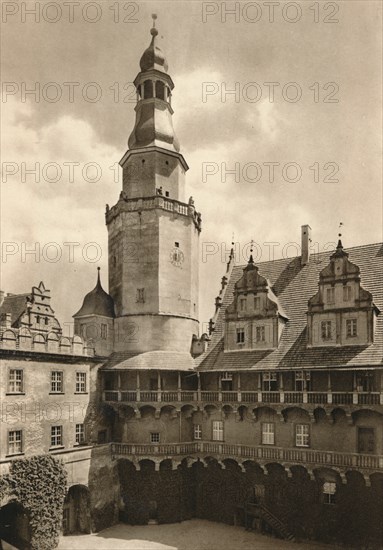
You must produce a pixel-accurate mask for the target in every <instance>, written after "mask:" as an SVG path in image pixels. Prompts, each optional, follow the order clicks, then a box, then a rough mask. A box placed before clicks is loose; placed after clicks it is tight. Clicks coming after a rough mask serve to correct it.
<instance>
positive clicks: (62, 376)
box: [49, 370, 64, 394]
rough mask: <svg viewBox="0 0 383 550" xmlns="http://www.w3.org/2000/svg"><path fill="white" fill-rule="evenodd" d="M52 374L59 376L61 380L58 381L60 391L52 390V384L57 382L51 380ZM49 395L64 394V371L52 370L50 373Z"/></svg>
mask: <svg viewBox="0 0 383 550" xmlns="http://www.w3.org/2000/svg"><path fill="white" fill-rule="evenodd" d="M54 374H61V380H60V383H61V389H60V390H57V389H56V390H54V389H53V384H57V382H58V381H57V380H53V375H54ZM49 393H51V394H62V393H64V371H62V370H52V371H51V391H50V392H49Z"/></svg>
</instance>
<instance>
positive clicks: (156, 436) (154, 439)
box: [150, 432, 160, 443]
mask: <svg viewBox="0 0 383 550" xmlns="http://www.w3.org/2000/svg"><path fill="white" fill-rule="evenodd" d="M159 442H160V433H159V432H151V434H150V443H159Z"/></svg>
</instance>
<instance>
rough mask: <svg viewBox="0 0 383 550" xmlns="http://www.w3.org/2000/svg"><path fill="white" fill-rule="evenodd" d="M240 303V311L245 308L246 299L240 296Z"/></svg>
mask: <svg viewBox="0 0 383 550" xmlns="http://www.w3.org/2000/svg"><path fill="white" fill-rule="evenodd" d="M240 304H241V311H245V310H246V299H245V298H242V299H241V300H240Z"/></svg>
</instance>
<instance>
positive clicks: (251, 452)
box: [111, 441, 383, 471]
mask: <svg viewBox="0 0 383 550" xmlns="http://www.w3.org/2000/svg"><path fill="white" fill-rule="evenodd" d="M111 452H112V454H113V456H116V457H132V458H133V459H135V460H137V458H138V459H139V458H140V457H145V458H150V457H153V458H158V457H161V456H166V457H167V458H172V457H180V456H184V457H185V456H193V455H194V456H197V457H200V458H205V457H206V456H212V457H214V458H218V459H219V460H222V459H225V458H236V459H242V460H254V461H262V462H265V461H273V462H283V464H292V465H293V464H299V463H301V464H304V465H306V466H311V467H318V466H326V467H331V466H333V467H337V468H339V467H341V468H347V469H360V470H369V471H377V470H383V456H382V455H372V454H359V453H343V452H336V451H325V450H316V449H298V448H284V447H274V446H272V447H271V446H255V445H254V446H250V445H240V444H230V443H224V442H218V441H194V442H189V443H166V444H134V443H111Z"/></svg>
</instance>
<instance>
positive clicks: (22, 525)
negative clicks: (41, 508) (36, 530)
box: [0, 501, 31, 550]
mask: <svg viewBox="0 0 383 550" xmlns="http://www.w3.org/2000/svg"><path fill="white" fill-rule="evenodd" d="M0 540H3V541H5V542H8V543H9V544H12V546H15V547H16V548H19V549H20V550H29V549H30V542H31V529H30V525H29V518H28V514H27V512H26V511H25V509H24V507H23V506H22V505H21V504H20V503H19V502H17V501H11V502H8V504H6V505H5V506H3V507H2V508H0Z"/></svg>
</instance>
